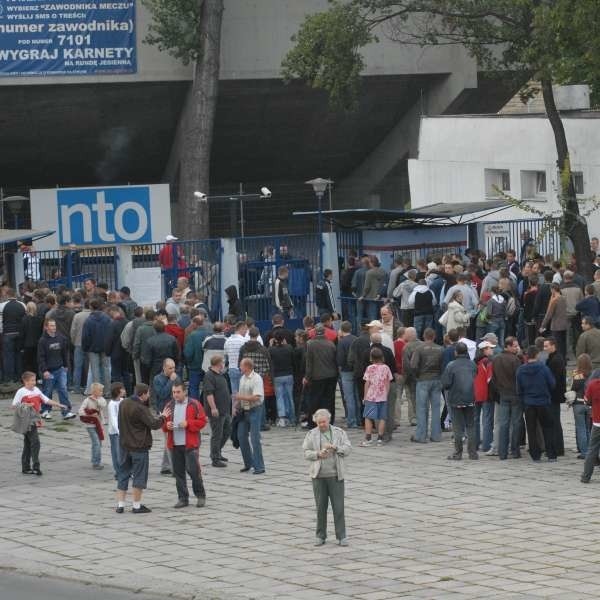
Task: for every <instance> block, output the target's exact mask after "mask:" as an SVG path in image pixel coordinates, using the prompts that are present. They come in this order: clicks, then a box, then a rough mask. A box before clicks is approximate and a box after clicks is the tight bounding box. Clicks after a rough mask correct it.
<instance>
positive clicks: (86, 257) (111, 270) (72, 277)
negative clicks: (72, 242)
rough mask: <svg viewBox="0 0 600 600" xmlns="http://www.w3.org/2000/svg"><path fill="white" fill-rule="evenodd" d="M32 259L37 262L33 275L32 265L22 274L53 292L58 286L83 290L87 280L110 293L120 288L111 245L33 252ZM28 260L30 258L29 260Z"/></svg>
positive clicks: (115, 258) (114, 253) (114, 252)
mask: <svg viewBox="0 0 600 600" xmlns="http://www.w3.org/2000/svg"><path fill="white" fill-rule="evenodd" d="M33 259H34V261H35V262H37V265H38V268H36V269H35V271H36V272H35V273H34V272H33V270H32V267H31V266H28V265H25V275H26V276H28V277H29V278H31V279H36V278H38V277H39V280H40V281H46V282H47V283H48V287H49V288H50V289H56V288H57V287H59V286H61V285H64V286H66V287H67V288H78V287H82V286H83V282H84V281H85V280H86V279H95V280H96V282H97V283H106V284H107V285H108V287H109V289H111V290H115V289H117V288H118V286H119V281H118V277H117V260H118V256H117V250H116V248H115V247H114V246H104V247H98V248H81V249H76V250H43V251H36V252H34V254H33ZM29 260H31V259H29V258H28V261H29ZM33 264H35V263H32V265H33ZM38 271H39V272H38Z"/></svg>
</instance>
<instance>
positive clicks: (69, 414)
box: [46, 412, 77, 421]
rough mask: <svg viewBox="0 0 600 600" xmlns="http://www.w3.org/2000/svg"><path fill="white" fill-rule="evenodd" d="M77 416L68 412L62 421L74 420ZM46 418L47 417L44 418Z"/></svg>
mask: <svg viewBox="0 0 600 600" xmlns="http://www.w3.org/2000/svg"><path fill="white" fill-rule="evenodd" d="M76 416H77V415H76V414H75V413H72V412H68V413H67V414H66V415H65V416H64V417H63V420H64V421H68V420H69V419H74V418H75V417H76ZM46 418H48V417H46Z"/></svg>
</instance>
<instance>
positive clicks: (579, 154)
mask: <svg viewBox="0 0 600 600" xmlns="http://www.w3.org/2000/svg"><path fill="white" fill-rule="evenodd" d="M564 124H565V129H566V134H567V140H568V142H569V148H570V152H571V164H572V170H573V171H580V172H582V173H583V180H584V194H583V195H582V199H583V198H590V197H592V196H597V197H600V155H599V154H598V148H599V147H600V119H598V118H568V117H566V118H564ZM408 168H409V177H410V187H411V197H412V208H419V207H422V206H426V205H428V204H433V203H437V202H444V203H450V202H481V201H482V200H485V198H486V185H485V170H486V169H497V170H508V171H509V172H510V191H509V192H507V193H509V194H510V195H511V196H513V197H515V198H519V199H520V198H522V191H523V190H522V181H521V178H522V172H523V171H543V172H545V173H546V187H547V192H546V197H545V198H544V197H542V196H538V197H537V198H536V201H535V202H532V203H531V204H532V206H533V207H534V208H536V209H538V210H541V211H544V212H549V211H550V212H551V211H556V210H558V208H559V205H558V200H557V192H556V189H557V171H556V147H555V144H554V136H553V133H552V128H551V127H550V123H549V122H548V120H547V119H546V118H544V117H533V116H532V117H439V118H424V119H422V121H421V132H420V138H419V157H418V159H412V160H409V165H408ZM487 195H488V196H489V195H490V194H489V193H488V194H487ZM585 206H586V205H585V204H582V212H585V210H586V208H585ZM588 206H590V207H591V205H590V204H588ZM527 218H535V215H532V214H531V213H528V212H525V211H523V210H520V209H516V208H510V209H507V210H505V211H502V212H501V213H497V214H495V215H492V216H489V217H487V218H485V219H482V220H486V221H497V220H504V219H507V220H508V219H527ZM588 225H589V228H590V235H597V234H598V233H600V210H596V211H595V214H593V215H591V216H590V217H588Z"/></svg>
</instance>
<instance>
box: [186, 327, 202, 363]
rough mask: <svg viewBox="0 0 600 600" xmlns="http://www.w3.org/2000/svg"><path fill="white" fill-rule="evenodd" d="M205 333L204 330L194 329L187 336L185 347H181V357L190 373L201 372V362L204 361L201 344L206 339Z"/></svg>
mask: <svg viewBox="0 0 600 600" xmlns="http://www.w3.org/2000/svg"><path fill="white" fill-rule="evenodd" d="M206 336H207V334H206V331H205V330H204V329H196V331H193V332H192V333H190V334H189V335H188V336H187V339H186V340H185V346H184V347H183V355H184V357H185V362H186V364H187V366H188V369H190V370H191V371H201V370H202V360H203V359H204V350H203V349H202V344H203V343H204V340H205V339H206Z"/></svg>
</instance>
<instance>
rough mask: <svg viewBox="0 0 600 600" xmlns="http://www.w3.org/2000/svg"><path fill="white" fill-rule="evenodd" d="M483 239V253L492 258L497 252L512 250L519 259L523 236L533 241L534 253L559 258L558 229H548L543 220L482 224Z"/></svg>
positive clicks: (546, 223)
mask: <svg viewBox="0 0 600 600" xmlns="http://www.w3.org/2000/svg"><path fill="white" fill-rule="evenodd" d="M482 226H483V233H484V238H485V252H486V255H487V256H488V257H492V256H493V255H494V254H497V253H498V252H506V251H507V250H509V249H514V250H515V251H516V252H517V255H519V257H520V252H521V246H522V245H523V242H524V241H525V236H527V234H528V237H531V238H533V240H534V243H535V247H536V251H537V252H538V253H539V254H541V255H542V256H546V255H547V254H551V255H552V256H553V257H554V258H555V259H558V258H559V257H560V253H561V244H560V233H559V231H558V227H550V228H549V227H548V222H547V221H545V220H543V219H523V220H519V221H494V222H489V223H484V224H482Z"/></svg>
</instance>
